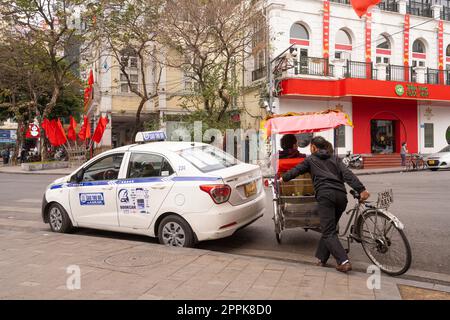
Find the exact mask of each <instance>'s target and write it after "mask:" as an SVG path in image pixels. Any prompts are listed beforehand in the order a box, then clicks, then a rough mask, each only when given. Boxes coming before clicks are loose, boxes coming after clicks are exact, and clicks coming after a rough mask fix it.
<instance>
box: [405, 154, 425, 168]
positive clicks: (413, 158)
mask: <svg viewBox="0 0 450 320" xmlns="http://www.w3.org/2000/svg"><path fill="white" fill-rule="evenodd" d="M426 168H427V163H426V161H425V159H424V157H423V156H422V155H420V154H411V155H410V156H409V157H408V162H407V163H406V171H418V170H425V169H426Z"/></svg>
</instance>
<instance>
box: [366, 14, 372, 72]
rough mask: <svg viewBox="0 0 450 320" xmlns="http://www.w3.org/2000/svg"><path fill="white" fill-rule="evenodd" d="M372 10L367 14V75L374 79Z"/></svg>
mask: <svg viewBox="0 0 450 320" xmlns="http://www.w3.org/2000/svg"><path fill="white" fill-rule="evenodd" d="M371 62H372V12H367V14H366V63H367V66H366V77H367V79H372V66H371Z"/></svg>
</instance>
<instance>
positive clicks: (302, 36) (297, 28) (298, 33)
mask: <svg viewBox="0 0 450 320" xmlns="http://www.w3.org/2000/svg"><path fill="white" fill-rule="evenodd" d="M290 37H291V39H298V40H309V32H308V30H306V28H305V27H304V26H303V25H301V24H300V23H295V24H294V25H293V26H292V27H291V32H290Z"/></svg>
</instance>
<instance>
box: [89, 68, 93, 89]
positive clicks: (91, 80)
mask: <svg viewBox="0 0 450 320" xmlns="http://www.w3.org/2000/svg"><path fill="white" fill-rule="evenodd" d="M93 84H94V72H92V70H91V71H90V72H89V78H88V85H89V87H92V85H93Z"/></svg>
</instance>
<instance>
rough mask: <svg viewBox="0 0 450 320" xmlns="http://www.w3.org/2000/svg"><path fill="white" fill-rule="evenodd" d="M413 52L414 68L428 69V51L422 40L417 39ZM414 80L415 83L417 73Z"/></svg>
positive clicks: (413, 76) (413, 75)
mask: <svg viewBox="0 0 450 320" xmlns="http://www.w3.org/2000/svg"><path fill="white" fill-rule="evenodd" d="M412 51H413V52H412V66H413V67H426V59H427V51H426V48H425V43H424V42H423V41H422V40H419V39H417V40H416V41H414V43H413V47H412ZM412 78H413V80H414V81H415V72H413V74H412Z"/></svg>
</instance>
